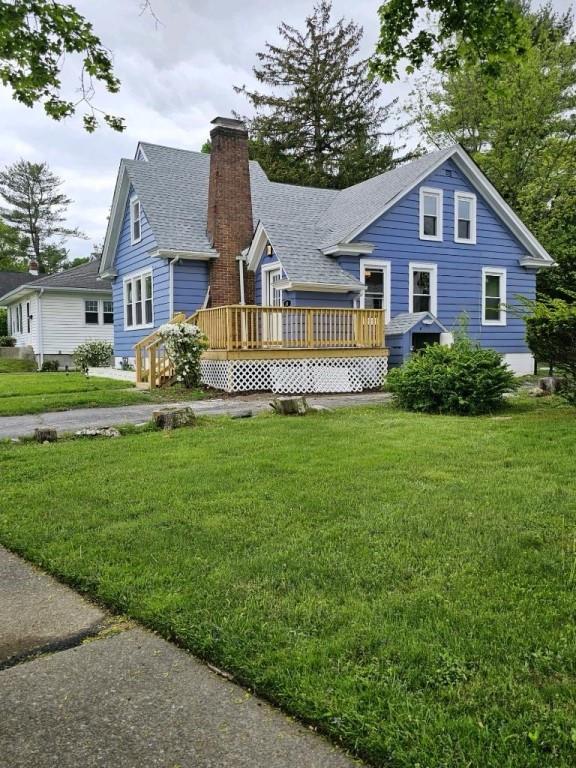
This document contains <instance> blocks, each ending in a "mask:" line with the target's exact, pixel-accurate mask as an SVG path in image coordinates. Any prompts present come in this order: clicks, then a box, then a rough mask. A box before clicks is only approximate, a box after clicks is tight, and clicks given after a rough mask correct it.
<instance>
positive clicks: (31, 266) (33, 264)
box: [28, 259, 39, 277]
mask: <svg viewBox="0 0 576 768" xmlns="http://www.w3.org/2000/svg"><path fill="white" fill-rule="evenodd" d="M38 271H39V268H38V262H37V261H36V259H30V261H29V262H28V273H29V274H30V275H32V276H33V277H38Z"/></svg>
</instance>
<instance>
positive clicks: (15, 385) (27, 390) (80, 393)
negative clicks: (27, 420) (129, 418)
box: [0, 373, 203, 416]
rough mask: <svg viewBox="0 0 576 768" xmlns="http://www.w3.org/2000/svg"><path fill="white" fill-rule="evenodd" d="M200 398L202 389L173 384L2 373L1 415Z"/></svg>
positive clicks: (67, 374) (64, 375)
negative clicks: (151, 387) (140, 385)
mask: <svg viewBox="0 0 576 768" xmlns="http://www.w3.org/2000/svg"><path fill="white" fill-rule="evenodd" d="M200 397H203V393H202V392H199V391H192V390H185V389H181V388H179V387H172V388H169V389H165V390H156V391H153V392H150V391H146V390H137V389H135V387H134V384H131V383H130V382H128V381H120V380H118V379H102V378H97V377H90V378H87V377H86V376H84V375H83V374H81V373H15V374H12V375H10V374H5V375H1V376H0V416H19V415H22V414H26V413H43V412H46V411H64V410H68V409H70V408H98V407H104V406H117V405H136V404H138V403H146V402H150V403H156V402H159V403H161V402H164V401H166V400H168V401H170V400H189V399H198V398H200Z"/></svg>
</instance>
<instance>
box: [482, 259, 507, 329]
mask: <svg viewBox="0 0 576 768" xmlns="http://www.w3.org/2000/svg"><path fill="white" fill-rule="evenodd" d="M505 304H506V270H505V269H498V268H496V267H494V268H492V267H484V269H483V270H482V325H506V306H505Z"/></svg>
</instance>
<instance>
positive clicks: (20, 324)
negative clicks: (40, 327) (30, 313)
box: [16, 304, 24, 333]
mask: <svg viewBox="0 0 576 768" xmlns="http://www.w3.org/2000/svg"><path fill="white" fill-rule="evenodd" d="M16 328H17V330H18V333H23V328H24V323H23V322H22V304H18V309H17V311H16Z"/></svg>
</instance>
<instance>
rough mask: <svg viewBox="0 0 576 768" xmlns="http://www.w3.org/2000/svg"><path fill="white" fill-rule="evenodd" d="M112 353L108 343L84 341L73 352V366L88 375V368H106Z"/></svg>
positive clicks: (110, 345)
mask: <svg viewBox="0 0 576 768" xmlns="http://www.w3.org/2000/svg"><path fill="white" fill-rule="evenodd" d="M113 352H114V350H113V347H112V344H110V342H109V341H85V342H84V343H83V344H79V345H78V346H77V347H76V349H75V350H74V353H73V359H74V365H75V366H76V368H78V369H79V370H80V371H83V372H84V373H88V368H106V366H108V365H110V358H111V357H112V354H113Z"/></svg>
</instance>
